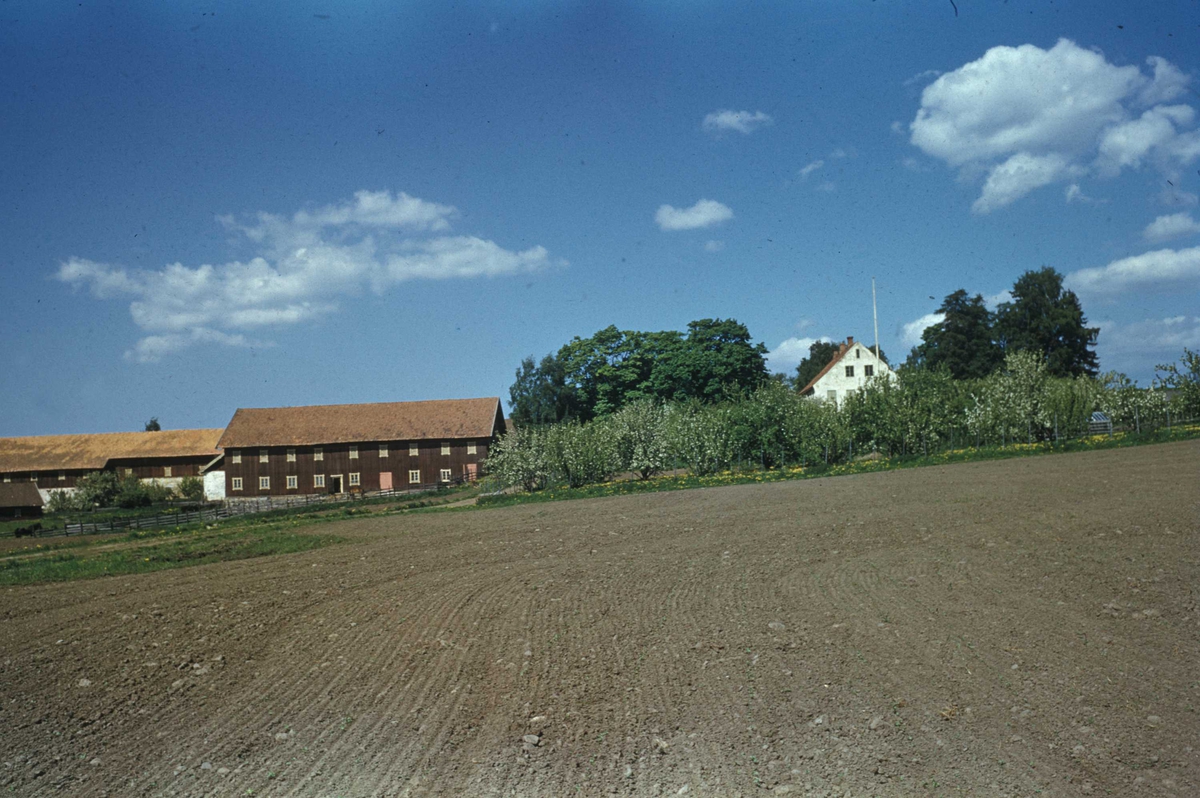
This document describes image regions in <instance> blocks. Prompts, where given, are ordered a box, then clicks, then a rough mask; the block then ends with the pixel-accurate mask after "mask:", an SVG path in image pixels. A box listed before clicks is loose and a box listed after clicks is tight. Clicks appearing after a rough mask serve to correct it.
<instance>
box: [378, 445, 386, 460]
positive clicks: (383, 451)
mask: <svg viewBox="0 0 1200 798" xmlns="http://www.w3.org/2000/svg"><path fill="white" fill-rule="evenodd" d="M379 456H380V457H387V456H388V448H387V444H386V443H381V444H379Z"/></svg>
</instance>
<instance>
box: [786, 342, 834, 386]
mask: <svg viewBox="0 0 1200 798" xmlns="http://www.w3.org/2000/svg"><path fill="white" fill-rule="evenodd" d="M837 353H838V344H835V343H834V342H833V341H814V342H813V343H812V345H811V346H809V347H808V357H806V358H804V359H803V360H801V361H800V365H799V366H797V367H796V390H798V391H802V390H804V386H806V385H808V384H809V383H810V382H812V379H813V377H815V376H817V375H818V374H820V373H821V369H823V368H825V364H827V363H828V362H829V361H830V360H833V356H834V355H836V354H837Z"/></svg>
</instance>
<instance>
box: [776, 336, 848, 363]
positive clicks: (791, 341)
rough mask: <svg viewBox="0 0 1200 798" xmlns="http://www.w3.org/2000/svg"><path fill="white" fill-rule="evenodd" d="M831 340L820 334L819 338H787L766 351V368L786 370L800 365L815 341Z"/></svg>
mask: <svg viewBox="0 0 1200 798" xmlns="http://www.w3.org/2000/svg"><path fill="white" fill-rule="evenodd" d="M829 340H832V339H830V338H828V337H825V336H821V337H820V338H788V339H787V340H786V341H783V342H781V343H780V344H779V346H777V347H775V348H774V349H772V350H771V351H770V352H768V353H767V368H769V369H770V370H771V371H783V372H788V371H792V370H794V369H795V368H796V366H799V365H800V361H801V360H803V359H804V358H806V357H808V348H809V347H810V346H812V345H813V344H815V343H816V342H817V341H829Z"/></svg>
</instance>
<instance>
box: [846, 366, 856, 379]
mask: <svg viewBox="0 0 1200 798" xmlns="http://www.w3.org/2000/svg"><path fill="white" fill-rule="evenodd" d="M846 376H847V377H853V376H854V366H846Z"/></svg>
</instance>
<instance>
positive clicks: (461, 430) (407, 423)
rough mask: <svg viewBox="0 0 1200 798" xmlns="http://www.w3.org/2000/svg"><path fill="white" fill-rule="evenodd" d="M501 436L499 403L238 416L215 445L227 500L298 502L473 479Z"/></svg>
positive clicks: (241, 412)
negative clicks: (220, 454) (297, 499)
mask: <svg viewBox="0 0 1200 798" xmlns="http://www.w3.org/2000/svg"><path fill="white" fill-rule="evenodd" d="M504 430H505V426H504V413H503V410H502V409H501V407H500V400H499V399H498V398H496V397H489V398H485V399H444V400H438V401H428V402H381V403H375V404H357V405H317V406H311V407H266V408H239V409H238V411H237V412H236V413H234V415H233V419H232V420H231V421H230V422H229V426H227V427H226V428H225V434H224V435H222V436H221V440H220V441H219V442H218V443H217V445H218V446H219V447H220V448H221V449H223V450H224V453H225V463H224V467H225V496H226V497H227V498H230V499H236V498H238V497H254V496H295V495H302V494H309V493H346V492H350V491H376V490H389V489H393V488H395V489H405V488H410V487H413V488H415V487H421V486H426V487H428V486H430V485H436V484H444V483H448V482H451V481H457V480H459V479H461V478H466V479H474V478H475V477H476V476H478V474H479V468H480V466H481V465H482V463H483V461H484V460H485V459H487V453H488V449H489V448H490V447H491V444H492V441H493V440H494V439H495V437H496V436H497V435H499V434H501V433H503V432H504Z"/></svg>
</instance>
